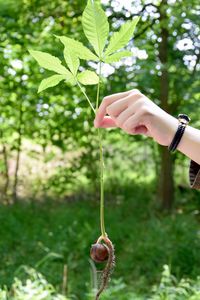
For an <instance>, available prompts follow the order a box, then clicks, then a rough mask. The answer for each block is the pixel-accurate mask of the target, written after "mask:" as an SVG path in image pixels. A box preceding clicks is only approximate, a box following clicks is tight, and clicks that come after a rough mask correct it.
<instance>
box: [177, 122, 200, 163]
mask: <svg viewBox="0 0 200 300" xmlns="http://www.w3.org/2000/svg"><path fill="white" fill-rule="evenodd" d="M177 149H178V150H179V151H180V152H182V153H184V154H185V155H186V156H188V157H189V158H190V159H192V160H193V161H195V162H196V163H198V164H199V165H200V130H198V129H195V128H193V127H191V126H187V127H186V129H185V132H184V134H183V137H182V139H181V141H180V143H179V145H178V147H177Z"/></svg>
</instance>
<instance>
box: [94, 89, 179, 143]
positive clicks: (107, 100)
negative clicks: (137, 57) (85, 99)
mask: <svg viewBox="0 0 200 300" xmlns="http://www.w3.org/2000/svg"><path fill="white" fill-rule="evenodd" d="M106 114H108V116H106ZM94 126H95V127H102V128H110V127H119V128H121V129H123V130H124V131H125V132H127V133H129V134H132V135H136V134H144V135H146V136H149V137H152V138H153V139H154V140H155V141H156V142H157V143H159V144H161V145H164V146H169V145H170V143H171V141H172V139H173V137H174V134H175V132H176V130H177V127H178V120H177V119H176V118H174V117H172V116H171V115H170V114H168V113H167V112H165V111H164V110H163V109H161V108H160V107H159V106H157V105H156V104H155V103H154V102H152V101H151V100H150V99H149V98H147V97H146V96H145V95H143V94H142V93H141V92H140V91H139V90H135V89H134V90H130V91H127V92H123V93H117V94H113V95H110V96H106V97H104V98H103V101H102V103H101V105H100V106H99V109H98V111H97V114H96V118H95V120H94Z"/></svg>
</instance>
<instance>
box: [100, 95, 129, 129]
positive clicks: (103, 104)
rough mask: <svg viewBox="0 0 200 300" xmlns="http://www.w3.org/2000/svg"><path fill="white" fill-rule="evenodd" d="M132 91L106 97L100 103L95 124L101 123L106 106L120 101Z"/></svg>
mask: <svg viewBox="0 0 200 300" xmlns="http://www.w3.org/2000/svg"><path fill="white" fill-rule="evenodd" d="M131 92H133V90H131V91H127V92H123V93H117V94H113V95H110V96H107V97H105V98H103V101H102V102H101V104H100V106H99V109H98V112H97V114H96V118H95V122H96V124H98V123H101V120H103V118H104V116H105V115H106V108H107V106H109V105H111V104H112V103H113V102H115V101H117V100H119V99H122V98H124V97H126V96H128V95H129V94H130V93H131Z"/></svg>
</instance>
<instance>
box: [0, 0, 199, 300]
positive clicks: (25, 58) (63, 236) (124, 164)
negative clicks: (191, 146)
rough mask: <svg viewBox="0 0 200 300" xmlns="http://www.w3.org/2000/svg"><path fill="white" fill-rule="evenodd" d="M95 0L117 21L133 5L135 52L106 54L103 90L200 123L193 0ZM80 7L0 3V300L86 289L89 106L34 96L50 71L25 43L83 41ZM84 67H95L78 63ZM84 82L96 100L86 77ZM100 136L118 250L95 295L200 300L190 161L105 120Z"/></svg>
mask: <svg viewBox="0 0 200 300" xmlns="http://www.w3.org/2000/svg"><path fill="white" fill-rule="evenodd" d="M101 3H102V6H103V8H104V10H105V11H106V14H107V16H108V18H109V23H110V27H111V30H112V31H116V30H117V29H118V28H119V27H120V25H121V24H122V23H123V22H125V21H127V20H130V19H132V18H133V16H136V15H140V16H141V19H140V22H139V23H138V25H137V28H136V32H135V37H134V39H133V40H131V42H130V44H129V45H128V46H127V48H128V49H130V50H131V51H132V52H133V54H134V56H133V57H131V58H126V59H123V60H122V61H121V62H120V63H115V64H112V65H107V64H104V65H103V76H104V84H103V85H102V86H101V99H102V98H103V97H104V96H106V95H109V94H113V93H117V92H122V91H126V90H129V89H132V88H137V89H140V90H141V91H142V92H143V93H144V94H145V95H147V96H148V97H150V99H152V100H153V101H155V102H156V103H157V104H159V105H160V106H161V107H162V108H164V109H165V110H167V111H168V112H169V113H171V114H172V115H174V116H177V115H178V113H186V114H188V115H189V116H190V117H191V119H192V121H191V125H192V126H194V127H196V128H200V119H199V115H200V104H199V103H200V102H199V101H200V88H199V71H200V28H199V25H200V18H199V15H200V5H199V1H196V0H191V1H187V0H178V1H175V0H155V1H142V0H135V1H122V0H112V1H109V0H102V1H101ZM85 5H86V1H79V0H73V1H71V0H69V1H67V0H54V1H47V0H6V1H4V0H0V24H1V26H0V224H1V225H0V257H1V266H0V286H1V290H0V299H35V300H39V299H70V300H71V299H81V300H82V299H93V297H92V294H91V291H92V289H93V288H95V285H96V277H95V268H96V267H95V266H94V264H93V263H92V262H91V261H90V260H89V249H90V245H91V244H92V243H93V242H94V241H95V240H96V239H97V237H98V236H99V234H100V229H99V173H98V168H99V161H98V159H99V157H98V140H97V132H96V130H95V128H94V127H93V118H94V116H93V113H92V112H91V109H90V107H89V106H88V103H87V102H86V100H85V98H84V97H83V96H82V94H81V92H80V90H79V89H77V87H69V86H67V85H66V84H65V83H64V82H63V83H62V84H61V85H59V86H58V87H55V88H53V89H48V90H46V91H44V92H43V93H41V94H37V89H38V85H39V83H40V81H41V80H42V79H43V78H44V72H45V75H47V74H48V71H44V69H42V68H40V67H39V66H38V65H37V63H36V62H35V61H34V60H33V59H32V58H31V56H30V55H29V52H28V49H34V50H40V51H46V52H49V53H51V54H53V55H56V56H58V57H60V59H62V60H63V58H62V45H61V44H60V43H59V42H58V41H57V40H56V38H55V37H54V34H56V35H66V36H69V37H72V38H74V39H77V40H79V41H82V42H83V43H84V44H85V45H87V46H88V42H87V40H86V38H85V36H84V34H83V30H82V26H81V15H82V12H83V10H84V8H85ZM88 65H89V67H90V69H96V68H97V65H96V64H95V63H86V62H83V61H82V66H83V67H85V68H87V67H88ZM86 91H87V93H88V95H89V97H90V99H94V103H95V97H96V90H95V88H94V87H92V88H90V87H87V88H86ZM103 144H104V156H105V173H106V174H105V176H106V179H105V199H106V208H105V218H106V227H107V232H108V234H109V236H110V237H111V239H112V241H113V243H114V244H115V248H116V256H117V259H116V268H115V272H114V273H113V276H112V277H113V280H112V281H111V284H110V288H109V289H108V290H107V292H106V293H105V295H104V297H102V299H116V298H117V299H119V300H126V299H127V300H130V299H142V300H143V299H169V300H171V299H194V300H195V299H200V294H198V293H199V287H200V282H199V279H198V278H197V276H198V275H200V271H199V269H200V226H199V222H200V211H199V209H200V202H199V199H200V194H199V192H198V191H195V190H191V189H190V187H189V179H188V171H189V159H188V158H186V157H184V156H183V155H182V154H180V153H178V152H177V153H175V154H173V155H172V154H169V152H168V150H167V149H166V148H165V147H161V146H158V145H157V144H156V143H155V142H154V141H152V140H151V139H149V138H146V137H143V136H129V135H127V134H125V133H123V132H122V131H121V130H119V129H112V130H105V132H104V141H103ZM163 266H164V269H163ZM97 268H98V269H99V266H97ZM181 278H189V279H188V281H183V280H181ZM61 294H62V295H63V296H62V295H61ZM30 295H32V297H30ZM191 295H192V296H193V295H195V296H194V298H190V296H191ZM6 297H7V298H6ZM34 297H35V298H34ZM164 297H165V298H164ZM184 297H185V298H184ZM195 297H196V298H195ZM198 297H199V298H198Z"/></svg>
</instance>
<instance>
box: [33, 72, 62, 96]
mask: <svg viewBox="0 0 200 300" xmlns="http://www.w3.org/2000/svg"><path fill="white" fill-rule="evenodd" d="M64 79H66V76H65V75H53V76H51V77H48V78H45V79H43V80H42V82H41V83H40V86H39V88H38V93H40V92H42V91H44V90H46V89H48V88H50V87H53V86H56V85H57V84H58V83H59V82H60V81H61V80H64Z"/></svg>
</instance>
